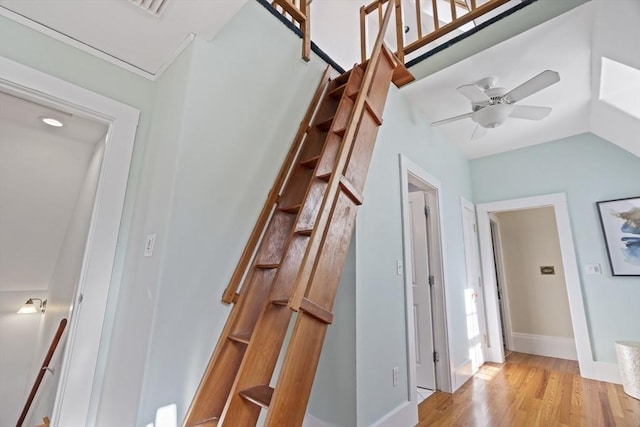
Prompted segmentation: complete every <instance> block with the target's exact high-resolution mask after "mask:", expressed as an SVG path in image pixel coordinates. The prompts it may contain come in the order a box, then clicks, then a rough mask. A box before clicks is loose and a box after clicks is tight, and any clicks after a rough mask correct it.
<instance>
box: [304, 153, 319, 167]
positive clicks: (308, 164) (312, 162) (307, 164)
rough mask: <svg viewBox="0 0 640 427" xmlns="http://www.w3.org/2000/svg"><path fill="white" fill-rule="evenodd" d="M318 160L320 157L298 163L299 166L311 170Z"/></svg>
mask: <svg viewBox="0 0 640 427" xmlns="http://www.w3.org/2000/svg"><path fill="white" fill-rule="evenodd" d="M318 160H320V155H319V154H318V155H317V156H313V157H310V158H308V159H305V160H303V161H301V162H300V166H302V167H305V168H309V169H313V168H315V167H316V165H317V164H318Z"/></svg>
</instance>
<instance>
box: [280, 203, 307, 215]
mask: <svg viewBox="0 0 640 427" xmlns="http://www.w3.org/2000/svg"><path fill="white" fill-rule="evenodd" d="M301 207H302V204H301V203H298V204H297V205H291V206H284V207H282V208H278V209H280V210H281V211H282V212H286V213H292V214H297V213H298V211H299V210H300V208H301Z"/></svg>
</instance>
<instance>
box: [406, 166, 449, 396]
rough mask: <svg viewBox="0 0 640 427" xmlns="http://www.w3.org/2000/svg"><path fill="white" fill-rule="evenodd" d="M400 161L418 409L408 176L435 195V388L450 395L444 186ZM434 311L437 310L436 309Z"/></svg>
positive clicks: (410, 365)
mask: <svg viewBox="0 0 640 427" xmlns="http://www.w3.org/2000/svg"><path fill="white" fill-rule="evenodd" d="M399 161H400V199H401V205H402V247H403V259H404V284H405V291H404V296H405V325H406V333H407V336H406V342H407V372H408V374H409V375H408V376H409V381H408V387H409V389H408V395H409V399H408V400H409V402H410V404H411V405H415V406H416V408H417V397H416V388H417V385H416V350H415V347H416V342H415V330H414V327H413V323H414V319H413V316H414V315H413V280H412V279H413V278H412V271H413V270H412V266H411V255H410V254H411V226H410V217H409V176H412V177H413V178H415V179H416V180H418V181H420V182H421V183H422V184H424V185H425V186H426V187H429V192H430V193H432V194H434V193H435V194H434V199H435V200H434V201H435V206H434V207H432V208H431V209H432V211H431V216H432V221H433V222H432V224H433V225H434V227H433V230H432V239H434V241H435V242H436V245H434V246H432V247H431V249H432V252H431V253H432V257H433V258H432V262H431V268H432V274H433V275H434V276H435V277H436V280H439V281H440V282H441V286H440V287H439V288H440V289H442V292H434V293H433V306H435V305H436V304H438V305H440V307H441V309H442V315H441V316H438V315H437V314H436V313H435V312H434V321H433V323H434V324H433V328H434V342H435V346H436V349H437V351H438V352H439V355H440V362H439V363H438V364H437V365H436V378H437V380H436V386H437V388H438V389H439V390H442V391H445V392H448V393H451V392H452V391H453V368H452V366H451V362H450V360H451V358H450V350H449V343H450V342H451V336H450V332H449V328H448V325H449V324H450V323H451V319H450V318H449V310H448V307H447V300H448V298H447V295H446V293H447V291H446V286H445V284H446V282H447V280H446V279H447V277H446V271H447V269H446V260H445V257H444V256H443V254H444V253H445V248H444V240H445V239H444V233H443V226H442V216H441V215H440V209H441V207H442V191H441V189H442V185H441V184H440V181H439V180H438V179H436V178H435V177H433V176H431V175H430V174H429V173H427V172H425V171H424V170H423V169H422V168H421V167H420V166H418V165H417V164H415V163H414V162H412V161H411V160H409V159H408V158H407V157H405V156H404V155H402V154H399ZM434 311H435V310H434ZM438 328H440V329H444V334H442V337H439V336H438V335H439V334H438V332H437V330H436V329H438Z"/></svg>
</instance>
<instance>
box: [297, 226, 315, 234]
mask: <svg viewBox="0 0 640 427" xmlns="http://www.w3.org/2000/svg"><path fill="white" fill-rule="evenodd" d="M312 232H313V228H301V229H296V231H295V233H296V234H299V235H301V236H311V233H312Z"/></svg>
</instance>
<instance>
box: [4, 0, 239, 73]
mask: <svg viewBox="0 0 640 427" xmlns="http://www.w3.org/2000/svg"><path fill="white" fill-rule="evenodd" d="M246 2H247V0H215V1H212V0H167V1H166V5H165V6H164V9H163V10H162V13H161V14H160V16H154V15H152V14H150V13H149V12H147V11H145V10H143V9H141V8H140V7H138V6H136V4H134V3H133V2H132V1H129V0H81V1H80V0H55V1H52V0H28V1H24V0H0V13H2V12H3V10H2V9H3V8H4V12H5V13H4V14H6V13H7V11H9V13H8V15H9V17H10V18H16V16H15V15H18V18H19V17H24V18H26V19H25V21H26V20H27V19H28V20H31V21H34V22H36V23H39V24H42V25H43V26H45V27H47V28H49V29H52V30H55V31H57V32H59V33H62V34H64V35H66V36H68V37H69V38H71V39H73V40H75V41H77V42H80V43H82V44H85V45H87V46H90V47H93V48H95V49H96V50H97V51H99V52H102V53H105V54H107V55H110V56H112V57H114V58H118V59H119V60H121V61H124V62H125V63H128V64H130V65H131V66H132V67H135V68H137V69H139V70H140V71H142V72H144V73H147V74H149V75H152V76H153V75H155V74H157V73H158V72H159V71H161V70H162V69H163V68H164V67H166V66H167V65H168V64H169V63H170V62H171V61H172V60H173V59H174V57H175V55H176V54H177V53H178V52H179V51H180V50H181V48H183V47H184V45H185V43H186V42H187V41H188V37H189V35H190V33H196V34H199V35H200V36H201V37H204V38H207V39H208V38H211V37H213V35H215V33H216V32H217V31H218V30H219V29H220V28H222V26H224V24H225V23H227V21H229V19H231V17H232V16H233V15H234V14H235V13H236V12H237V11H238V10H239V9H240V8H241V7H242V6H243V5H244V4H245V3H246ZM11 12H13V13H11ZM14 14H15V15H14ZM94 53H96V52H94Z"/></svg>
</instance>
